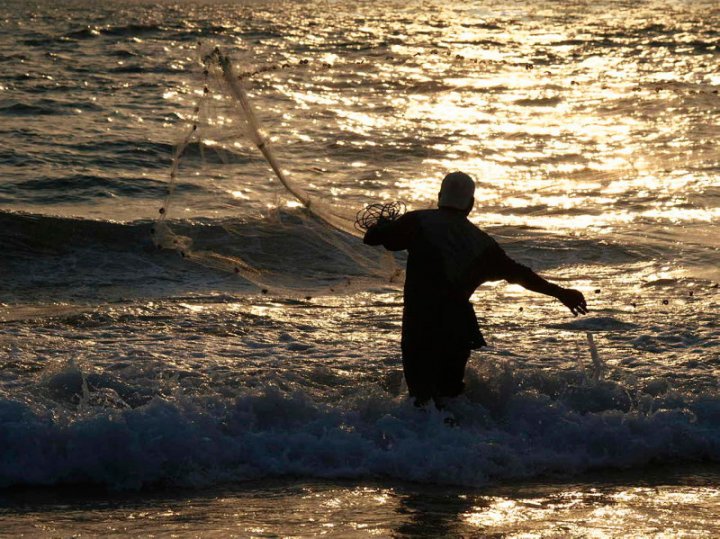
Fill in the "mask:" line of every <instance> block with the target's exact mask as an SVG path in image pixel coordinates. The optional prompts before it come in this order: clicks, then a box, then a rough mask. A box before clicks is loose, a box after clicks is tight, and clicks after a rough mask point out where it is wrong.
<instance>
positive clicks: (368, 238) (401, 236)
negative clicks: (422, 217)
mask: <svg viewBox="0 0 720 539" xmlns="http://www.w3.org/2000/svg"><path fill="white" fill-rule="evenodd" d="M414 228H415V227H414V218H413V215H412V212H410V213H406V214H405V215H403V216H402V217H400V218H399V219H397V220H395V221H380V222H379V223H378V224H376V225H375V226H371V227H370V228H368V230H367V232H365V237H364V238H363V242H364V243H366V244H367V245H382V246H383V247H385V248H386V249H388V250H389V251H402V250H403V249H407V248H408V247H409V246H410V242H411V241H412V236H413V232H414Z"/></svg>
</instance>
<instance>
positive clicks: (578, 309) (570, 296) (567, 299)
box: [557, 288, 588, 316]
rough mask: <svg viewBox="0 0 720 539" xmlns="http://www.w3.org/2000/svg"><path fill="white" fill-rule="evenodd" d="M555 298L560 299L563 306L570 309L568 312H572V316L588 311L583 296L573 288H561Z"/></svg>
mask: <svg viewBox="0 0 720 539" xmlns="http://www.w3.org/2000/svg"><path fill="white" fill-rule="evenodd" d="M557 298H558V299H559V300H560V301H562V304H563V305H565V307H567V308H568V309H570V312H571V313H573V315H574V316H577V315H578V314H587V312H588V308H587V303H586V302H585V296H583V295H582V292H579V291H577V290H573V289H572V288H561V289H560V293H559V294H558V295H557Z"/></svg>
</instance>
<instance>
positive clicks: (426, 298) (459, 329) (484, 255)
mask: <svg viewBox="0 0 720 539" xmlns="http://www.w3.org/2000/svg"><path fill="white" fill-rule="evenodd" d="M364 241H365V243H367V244H369V245H383V246H384V247H385V248H387V249H389V250H391V251H400V250H404V249H407V251H408V260H407V272H406V277H405V290H404V308H403V326H402V351H403V366H404V369H405V375H406V379H407V382H408V388H409V390H410V394H411V395H416V396H419V397H424V398H429V397H431V396H433V397H434V396H443V395H445V396H454V395H456V394H459V393H460V392H462V389H463V384H462V377H463V374H464V371H465V363H466V362H467V358H468V356H469V354H470V350H471V349H476V348H480V347H482V346H486V345H487V344H486V342H485V339H484V338H483V336H482V334H481V332H480V329H479V327H478V323H477V318H476V316H475V311H474V310H473V307H472V304H471V303H470V296H471V295H472V294H473V292H474V291H475V289H476V288H477V287H478V286H479V285H481V284H482V283H484V282H486V281H495V280H500V279H505V280H507V281H509V282H515V283H519V284H523V285H527V284H528V283H533V282H534V283H535V284H536V285H538V283H541V284H542V286H545V285H549V283H547V281H545V280H544V279H542V278H541V277H539V276H538V275H536V274H535V273H534V272H533V271H532V270H531V269H530V268H527V267H526V266H523V265H522V264H518V263H517V262H515V261H514V260H512V259H511V258H509V257H508V256H507V254H505V251H503V250H502V248H501V247H500V246H499V245H498V244H497V242H496V241H495V240H494V239H492V238H491V237H490V236H489V235H487V234H486V233H485V232H483V231H482V230H480V229H479V228H477V227H476V226H475V225H473V224H472V223H471V222H470V221H469V220H468V218H467V216H466V215H465V213H464V212H461V211H457V210H453V209H447V208H440V209H436V210H419V211H412V212H408V213H407V214H405V215H404V216H402V217H400V218H399V219H397V220H396V221H389V222H383V223H379V224H378V225H376V226H374V227H372V228H370V229H369V230H368V231H367V232H366V234H365V239H364ZM550 286H554V285H550ZM413 386H414V387H413Z"/></svg>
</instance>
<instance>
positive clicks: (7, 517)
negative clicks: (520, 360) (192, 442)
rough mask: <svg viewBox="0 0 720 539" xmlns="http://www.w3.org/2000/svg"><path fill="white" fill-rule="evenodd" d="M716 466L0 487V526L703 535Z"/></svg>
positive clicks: (711, 523)
mask: <svg viewBox="0 0 720 539" xmlns="http://www.w3.org/2000/svg"><path fill="white" fill-rule="evenodd" d="M719 483H720V468H718V466H717V464H715V465H706V466H703V465H700V464H696V465H683V466H660V467H653V466H650V467H648V468H644V469H642V470H637V469H636V470H632V471H630V470H625V471H616V472H595V473H590V474H584V475H582V476H578V477H573V478H555V479H547V480H542V479H537V480H533V481H530V482H527V481H520V482H510V483H508V484H504V485H501V486H493V487H485V488H474V489H472V488H461V487H449V486H437V485H435V486H433V485H426V484H415V483H403V482H397V481H386V480H363V481H354V480H307V479H303V478H294V479H293V478H280V479H273V480H261V481H249V482H246V483H242V484H230V485H217V486H215V487H212V488H210V489H200V490H195V489H192V490H184V489H179V490H172V491H167V490H163V489H160V490H149V491H143V492H131V493H111V492H108V491H106V490H104V489H100V490H98V489H92V488H90V489H85V488H83V487H73V488H51V489H45V488H32V489H26V488H25V489H10V490H8V489H2V490H0V516H1V517H2V519H3V523H4V526H3V530H2V531H0V536H19V535H21V534H30V535H33V536H36V537H46V536H48V537H49V536H57V535H58V534H60V535H64V534H65V533H72V534H73V535H77V534H87V535H126V534H141V535H144V534H146V533H152V534H153V535H154V536H156V537H165V536H171V535H172V534H180V535H182V536H191V535H192V536H194V535H202V536H203V537H223V536H224V537H267V536H292V537H313V536H318V535H330V536H344V537H355V536H358V537H360V536H367V535H369V534H370V535H382V536H388V535H392V536H394V537H437V536H440V535H444V536H468V535H469V536H474V535H480V534H482V535H491V536H502V537H528V536H530V537H561V536H562V537H583V536H586V535H587V534H588V533H592V534H595V535H600V536H616V535H617V534H619V533H622V534H625V535H626V534H627V533H628V527H629V525H632V528H631V529H632V531H631V532H630V534H631V535H632V536H642V537H650V536H659V535H667V534H671V535H672V536H673V537H690V536H692V537H713V536H715V535H716V534H717V533H718V531H719V530H720V527H718V524H717V522H716V520H715V518H714V515H716V514H717V511H718V509H720V489H718V488H717V485H718V484H719Z"/></svg>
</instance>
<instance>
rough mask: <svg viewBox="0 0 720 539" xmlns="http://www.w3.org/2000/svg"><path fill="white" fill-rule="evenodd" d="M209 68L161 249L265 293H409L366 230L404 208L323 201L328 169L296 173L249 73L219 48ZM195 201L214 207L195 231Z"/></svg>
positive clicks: (168, 202) (177, 168) (161, 229)
mask: <svg viewBox="0 0 720 539" xmlns="http://www.w3.org/2000/svg"><path fill="white" fill-rule="evenodd" d="M201 61H202V65H203V75H204V86H203V89H202V94H201V95H199V96H198V100H197V103H196V105H195V108H194V115H193V117H192V119H191V121H190V122H189V123H190V125H189V126H188V129H187V132H186V134H185V136H184V137H183V139H182V140H181V142H180V143H179V144H178V145H177V147H176V151H175V154H174V156H173V160H172V165H171V170H170V181H169V184H168V193H167V196H166V198H165V200H164V203H163V206H162V207H161V208H160V210H159V213H160V216H159V219H158V221H157V222H156V223H155V226H154V227H153V231H152V233H153V238H154V242H155V244H156V245H157V246H158V247H161V248H166V249H174V250H176V251H177V252H178V253H179V254H180V255H181V256H183V257H184V258H186V259H188V260H190V261H192V262H194V263H197V264H202V265H204V266H207V267H210V268H214V269H217V270H221V271H225V272H228V273H232V274H235V275H237V276H239V277H242V278H243V279H244V280H245V281H247V282H248V283H250V284H252V285H254V286H255V287H256V288H257V289H258V290H259V291H260V292H262V293H263V294H273V295H286V296H307V295H309V294H332V293H348V292H354V291H358V290H363V289H370V288H382V287H390V288H398V287H399V286H401V285H402V282H403V272H402V270H401V268H400V266H399V265H398V264H397V263H396V261H395V258H394V256H393V255H392V254H391V253H388V252H383V251H382V250H380V249H378V248H373V247H369V246H366V245H364V244H363V242H362V236H363V233H364V230H365V229H366V227H365V228H363V227H362V226H358V222H359V220H360V216H361V215H366V214H368V215H369V214H370V213H373V212H374V211H376V208H378V207H379V208H381V213H383V212H382V207H383V206H386V207H387V210H386V211H385V212H384V213H383V218H385V219H388V218H390V219H394V218H397V217H398V216H399V215H400V213H401V212H400V208H401V207H402V208H403V211H404V205H400V204H396V203H375V204H372V205H370V207H368V209H367V210H363V209H362V203H359V205H357V204H355V203H354V201H353V202H351V203H347V202H346V201H344V200H338V199H337V198H332V197H327V196H323V193H322V191H323V188H322V187H320V188H318V187H317V186H313V185H312V184H313V182H312V179H313V177H317V176H318V175H321V174H323V173H324V172H326V170H324V169H322V168H320V167H316V168H315V169H314V170H310V171H308V170H305V171H304V173H302V174H298V175H293V174H291V173H290V172H288V170H287V169H285V168H283V166H282V165H281V162H280V159H279V157H278V155H277V153H281V152H276V150H275V149H274V148H273V145H272V143H271V139H272V137H271V136H268V134H266V132H265V131H264V130H263V127H262V125H261V123H260V120H259V119H258V116H257V115H256V113H255V110H254V107H253V105H252V104H251V102H250V97H249V96H248V93H247V91H246V89H245V84H246V83H247V81H246V78H247V76H248V75H249V73H247V72H246V73H242V72H239V71H238V70H236V68H235V66H234V65H233V62H232V61H231V59H230V58H229V57H228V56H226V55H225V54H224V53H223V52H222V51H221V50H220V49H219V48H213V49H210V50H208V51H206V52H205V53H204V54H202V56H201ZM263 169H264V170H263ZM268 169H269V170H268ZM270 171H271V173H270V174H268V173H269V172H270ZM298 176H302V178H301V179H299V178H298ZM188 178H189V179H190V180H191V181H190V182H189V183H184V182H181V181H179V180H181V179H182V180H187V179H188ZM192 178H199V181H200V183H201V184H202V191H204V194H201V195H197V196H195V197H194V199H193V197H192V196H190V197H189V196H183V193H181V192H180V191H183V190H185V191H188V190H189V191H193V190H199V188H198V184H197V183H194V182H192ZM238 178H240V181H239V182H238ZM307 185H310V186H311V188H310V189H309V188H308V187H307ZM239 186H242V187H239ZM313 187H314V189H313ZM187 194H188V193H187V192H186V193H184V195H187ZM228 194H229V195H230V197H228ZM208 198H210V199H211V200H208ZM191 199H192V200H194V201H193V202H192V203H191V204H190V206H192V205H196V206H197V205H201V206H205V211H206V214H207V213H210V214H211V215H210V217H211V218H208V215H205V217H204V218H203V217H200V218H196V219H192V223H191V224H190V223H188V221H187V220H185V219H183V214H188V213H189V214H192V213H193V212H192V207H189V206H188V205H187V204H188V202H187V201H188V200H191ZM208 208H210V211H209V212H208V211H207V209H208ZM371 208H372V209H371ZM213 216H215V217H213ZM369 219H370V217H367V218H366V219H365V220H364V221H363V222H364V223H365V225H367V224H368V222H369Z"/></svg>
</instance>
